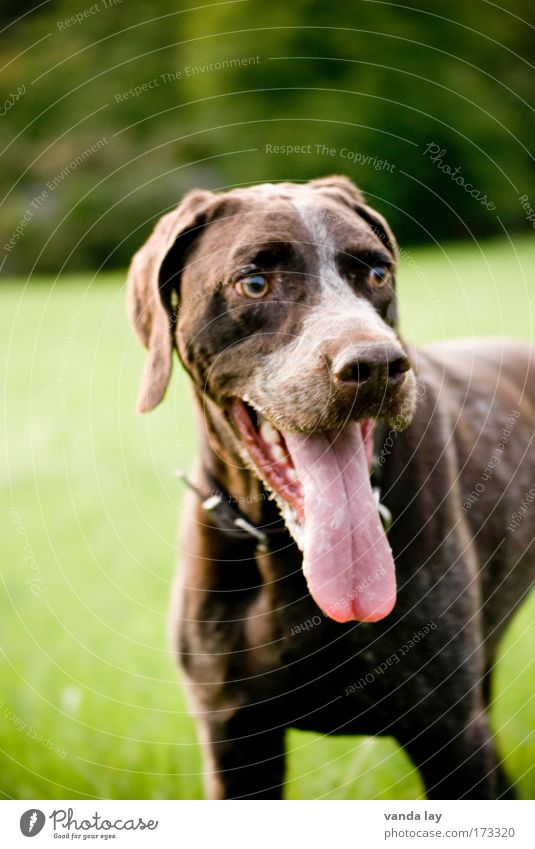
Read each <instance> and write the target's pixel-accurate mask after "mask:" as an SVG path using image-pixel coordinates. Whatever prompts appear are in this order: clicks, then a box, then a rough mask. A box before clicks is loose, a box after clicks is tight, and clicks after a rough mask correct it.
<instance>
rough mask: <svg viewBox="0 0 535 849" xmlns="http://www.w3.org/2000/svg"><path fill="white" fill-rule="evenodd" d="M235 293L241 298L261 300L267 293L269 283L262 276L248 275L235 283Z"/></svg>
mask: <svg viewBox="0 0 535 849" xmlns="http://www.w3.org/2000/svg"><path fill="white" fill-rule="evenodd" d="M235 288H236V291H237V292H238V294H239V295H241V296H242V297H243V298H253V299H254V298H256V299H257V300H258V299H259V298H263V297H264V295H267V293H268V291H269V283H268V281H267V278H266V277H264V275H263V274H248V275H247V277H241V278H240V279H239V280H237V281H236V283H235Z"/></svg>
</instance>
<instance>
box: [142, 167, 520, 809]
mask: <svg viewBox="0 0 535 849" xmlns="http://www.w3.org/2000/svg"><path fill="white" fill-rule="evenodd" d="M395 270H396V246H395V242H394V237H393V235H392V233H391V232H390V230H389V228H388V225H387V224H386V222H385V221H384V219H383V218H382V217H381V216H380V215H379V214H378V213H377V212H375V211H373V210H372V209H370V208H369V207H368V206H366V204H365V203H364V200H363V198H362V195H361V194H360V192H359V191H358V190H357V189H356V188H355V187H354V186H353V184H352V183H350V182H349V181H348V180H347V179H345V178H343V177H332V178H326V179H321V180H314V181H312V182H310V183H308V184H306V185H303V186H300V185H294V184H291V183H283V184H279V185H276V186H274V185H262V186H254V187H251V188H248V189H237V190H234V191H231V192H227V193H224V194H212V193H210V192H205V191H195V192H192V193H190V194H189V195H188V196H187V197H186V198H185V199H184V200H183V202H182V203H181V204H180V206H179V207H178V208H177V209H176V210H174V211H173V212H171V213H169V214H168V215H166V216H165V217H164V218H162V219H161V221H160V222H159V223H158V225H157V227H156V228H155V230H154V232H153V234H152V236H151V237H150V238H149V240H148V241H147V243H146V244H145V246H144V247H143V248H142V249H141V250H140V251H139V252H138V253H137V254H136V256H135V257H134V260H133V262H132V266H131V270H130V274H129V280H128V301H129V313H130V317H131V320H132V322H133V324H134V326H135V328H136V330H137V332H138V333H139V335H140V336H141V338H142V340H143V342H144V344H145V345H146V347H147V348H148V351H149V354H148V360H147V364H146V368H145V372H144V376H143V381H142V385H141V392H140V399H139V409H140V410H142V411H146V410H150V409H151V408H152V407H154V406H155V405H156V404H157V403H159V401H161V399H162V397H163V395H164V392H165V389H166V386H167V384H168V381H169V377H170V374H171V365H172V356H173V349H174V348H176V349H177V351H178V354H179V357H180V359H181V361H182V363H183V365H184V366H185V368H186V369H187V371H188V373H189V375H190V377H191V379H192V382H193V386H194V389H195V398H196V408H197V415H198V421H199V432H200V434H201V451H200V458H199V463H198V465H197V468H196V471H195V490H196V491H195V492H193V493H191V494H190V495H189V497H188V498H187V500H186V503H185V506H184V522H183V545H182V553H181V564H180V566H181V568H180V587H181V589H180V592H179V602H178V608H177V613H176V623H177V626H178V647H179V653H180V658H181V663H182V667H183V670H184V674H185V678H186V680H187V682H188V689H189V692H190V695H191V701H192V705H193V709H194V711H195V712H196V715H197V719H198V725H199V734H200V738H201V741H202V744H203V747H204V753H205V766H206V775H207V788H208V793H209V795H211V796H212V797H217V798H241V797H246V798H270V797H277V796H280V794H281V792H282V785H283V773H284V733H285V730H286V729H287V728H290V727H295V728H302V729H310V730H315V731H319V732H323V733H328V734H355V733H357V734H388V735H393V736H395V737H396V738H397V740H398V741H399V742H400V743H401V745H403V746H405V748H406V750H407V751H408V753H409V755H410V756H411V757H412V759H413V760H414V762H415V764H416V765H417V766H418V767H419V769H420V771H421V773H422V776H423V779H424V782H425V785H426V789H427V794H428V797H429V798H494V797H495V796H496V795H497V794H498V793H502V792H504V787H505V783H504V778H503V775H502V774H501V770H500V769H499V767H498V766H497V759H496V755H495V750H494V745H493V742H492V738H491V735H490V733H489V728H488V719H487V714H486V708H487V706H488V699H489V687H488V675H489V671H490V669H491V668H492V665H493V662H494V657H495V653H496V646H497V643H498V640H499V637H500V635H501V633H502V632H503V629H504V627H505V625H506V623H507V621H508V619H509V618H510V616H511V613H512V612H513V610H514V609H515V607H516V606H517V604H518V603H519V602H520V601H521V600H522V598H523V597H524V596H525V595H526V593H527V591H528V588H529V587H530V586H531V582H532V574H533V569H532V567H533V561H534V552H533V546H532V544H531V540H532V533H531V530H532V524H531V522H530V521H528V520H527V519H526V520H525V521H524V522H523V523H519V524H518V523H517V527H516V528H513V525H512V524H511V516H512V514H513V513H514V512H515V511H516V510H517V508H518V505H519V503H520V502H521V500H522V497H523V495H524V493H525V492H526V491H527V490H529V488H530V486H531V485H532V483H533V476H534V467H535V463H534V460H533V449H532V447H531V440H532V438H533V432H534V426H535V369H534V367H533V363H532V355H533V352H532V350H531V349H530V348H528V347H527V346H524V345H522V344H520V343H514V342H511V343H505V342H503V341H500V340H487V341H482V342H478V343H477V344H476V343H475V342H466V341H465V342H460V341H459V342H453V343H449V344H442V345H439V346H434V347H429V348H427V349H425V350H419V351H409V350H408V349H407V347H406V346H405V345H404V344H403V342H402V341H401V339H400V337H399V335H398V332H397V318H396V301H395V288H394V280H395ZM402 431H403V432H402ZM370 474H371V477H370ZM379 497H380V502H379ZM381 516H382V518H383V523H386V520H387V519H390V517H391V519H392V523H391V527H390V528H389V530H388V532H386V531H385V529H384V528H383V524H382V522H381ZM508 525H509V529H508V527H507V526H508Z"/></svg>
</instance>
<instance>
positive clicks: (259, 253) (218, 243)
mask: <svg viewBox="0 0 535 849" xmlns="http://www.w3.org/2000/svg"><path fill="white" fill-rule="evenodd" d="M395 271H396V245H395V240H394V237H393V235H392V233H391V231H390V229H389V227H388V225H387V223H386V221H385V220H384V219H383V218H382V217H381V216H380V215H379V214H378V213H377V212H375V211H374V210H372V209H371V208H370V207H369V206H367V205H366V204H365V202H364V200H363V197H362V195H361V194H360V192H359V191H358V189H357V188H356V187H355V186H354V185H353V184H352V183H351V182H350V181H349V180H347V179H346V178H344V177H330V178H324V179H320V180H313V181H312V182H310V183H308V184H306V185H296V184H292V183H282V184H278V185H262V186H253V187H250V188H247V189H236V190H233V191H230V192H226V193H222V194H213V193H211V192H205V191H194V192H191V193H190V194H189V195H187V196H186V197H185V199H184V200H183V201H182V203H181V204H180V205H179V207H178V208H177V209H176V210H174V211H173V212H171V213H169V214H168V215H166V216H165V217H164V218H162V219H161V220H160V222H159V223H158V225H157V226H156V228H155V230H154V232H153V234H152V235H151V236H150V238H149V240H148V241H147V243H146V244H145V245H144V247H143V248H142V249H141V250H140V251H139V252H138V253H137V254H136V256H135V257H134V259H133V262H132V266H131V269H130V274H129V280H128V301H129V311H130V316H131V319H132V321H133V323H134V326H135V327H136V330H137V332H138V333H139V335H140V336H141V338H142V340H143V342H144V344H145V345H146V346H147V348H148V350H149V355H148V359H147V363H146V367H145V371H144V375H143V380H142V385H141V392H140V397H139V409H140V410H142V411H146V410H150V409H152V408H153V407H154V406H155V405H156V404H158V403H159V401H160V400H161V399H162V397H163V395H164V392H165V389H166V386H167V383H168V380H169V376H170V373H171V363H172V352H173V348H174V347H176V348H177V350H178V353H179V356H180V358H181V360H182V362H183V364H184V366H185V368H186V369H187V371H188V372H189V374H190V376H191V377H192V379H193V381H194V383H195V385H196V387H197V390H198V392H200V393H202V395H203V396H204V397H205V398H206V399H207V403H209V405H216V406H217V407H218V408H219V409H220V410H221V411H222V412H223V419H224V421H225V422H226V425H225V427H227V428H228V430H227V438H228V441H230V442H231V443H232V448H233V450H234V451H235V452H237V453H239V455H240V456H241V457H242V459H244V460H245V461H246V462H247V463H248V465H249V466H250V467H251V468H252V469H253V470H254V471H255V473H256V474H257V475H258V476H259V477H260V478H261V479H262V480H263V481H264V483H265V484H266V486H267V487H268V489H269V490H270V491H271V492H272V493H273V494H274V496H275V497H276V499H277V501H278V503H279V505H280V507H281V510H282V512H283V515H284V517H285V519H286V522H287V524H288V527H289V528H290V530H291V531H292V533H293V534H294V536H295V538H296V539H297V540H298V542H299V543H300V544H301V545H304V546H305V552H306V539H305V541H304V542H303V535H304V536H305V537H306V532H307V530H308V527H309V525H312V524H313V523H312V521H309V516H310V515H311V514H312V513H314V512H315V511H316V512H317V502H318V499H319V500H320V501H321V502H322V503H323V502H325V503H329V502H330V501H333V505H332V506H333V509H335V507H336V505H334V501H335V500H336V499H334V497H333V493H332V491H331V490H333V488H334V484H335V480H337V482H338V483H337V488H338V489H339V488H340V486H342V489H344V487H345V496H344V497H345V499H346V502H347V501H348V500H350V499H352V498H353V497H356V495H357V493H356V490H357V489H358V490H359V493H360V495H359V496H358V497H359V503H363V502H362V497H363V496H362V492H361V491H360V488H361V487H362V478H363V472H362V469H366V470H367V465H366V457H368V460H369V451H368V452H367V449H368V448H369V446H370V444H371V426H370V422H372V421H373V420H374V419H379V418H382V419H384V420H386V421H387V422H388V423H389V424H390V425H391V426H394V427H398V428H399V427H404V426H406V425H407V424H408V423H409V421H410V419H411V416H412V413H413V410H414V399H415V378H414V374H413V371H412V368H411V363H410V361H409V359H408V356H407V352H406V350H405V347H404V345H403V343H402V342H401V340H400V338H399V336H398V334H397V317H396V295H395ZM356 456H360V457H361V458H362V461H361V460H358V461H357V462H356V464H355V463H354V462H353V461H352V460H351V457H356ZM350 461H351V462H350ZM355 465H357V466H359V469H360V471H358V474H357V470H356V469H355V468H353V467H354V466H355ZM348 466H351V470H350V472H348ZM318 470H319V472H318ZM316 472H318V474H317V475H316ZM365 476H366V477H367V471H366V474H365ZM316 478H318V479H317V480H316ZM368 489H369V485H368ZM370 492H371V490H370ZM366 495H367V493H366ZM307 505H308V506H307ZM337 509H338V508H336V509H335V513H334V514H333V515H331V518H330V520H329V522H330V524H329V526H331V525H333V523H334V525H336V524H337V523H339V525H340V526H339V527H338V526H337V532H340V533H342V534H344V533H345V534H346V536H348V537H352V535H353V526H352V523H351V521H349V524H348V520H347V517H345V518H344V516H343V515H342V513H341V512H340V511H339V510H338V513H337V512H336V511H337ZM342 512H343V511H342ZM305 514H306V515H307V520H306V523H305ZM335 514H336V515H335ZM338 514H339V515H338ZM344 522H345V525H347V527H345V525H344ZM324 524H325V523H324V522H323V526H324ZM364 524H365V525H366V527H365V528H364V531H366V533H368V536H370V529H369V527H368V524H369V523H364ZM344 528H345V530H344ZM366 529H367V530H366ZM366 533H365V534H364V536H366ZM376 535H377V534H376ZM326 536H327V537H328V538H329V535H328V534H327V535H326ZM373 536H374V535H373V534H371V536H370V538H369V539H368V545H369V546H374V545H376V542H374V541H373V540H372V537H373ZM383 536H384V535H383ZM328 541H329V540H327V543H328ZM377 544H378V545H379V548H380V547H381V545H382V543H377ZM386 545H387V547H388V544H387V543H386ZM381 556H382V555H381ZM368 559H369V558H368ZM376 559H377V558H376ZM378 560H381V557H379V558H378ZM353 577H354V576H353ZM310 583H311V580H309V585H310ZM337 591H338V592H339V591H340V586H339V587H338V590H337ZM313 594H314V593H313ZM387 602H388V600H387V601H386V602H385V601H384V600H383V603H379V606H378V608H377V611H378V612H377V615H375V613H374V612H373V611H372V612H370V611H368V613H369V615H366V616H363V615H360V616H358V617H354V616H348V615H347V613H348V611H349V610H352V611H353V613H354V612H355V610H356V608H357V607H358V605H359V602H358V599H357V600H355V598H353V599H352V600H349V601H348V602H347V604H346V605H345V607H344V605H342V606H343V607H344V610H343V612H341V613H340V614H339V615H338V616H337V615H334V618H340V619H343V618H368V619H372V618H381V616H382V615H386V614H385V613H384V609H385V606H388V603H387ZM381 604H382V606H381ZM321 606H322V607H323V608H324V610H325V609H326V607H325V605H321ZM332 607H333V605H332V604H331V605H330V607H329V606H328V608H329V611H331V612H329V615H333V613H332ZM379 608H380V609H379ZM387 612H388V611H387Z"/></svg>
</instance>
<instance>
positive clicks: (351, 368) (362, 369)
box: [333, 345, 411, 386]
mask: <svg viewBox="0 0 535 849" xmlns="http://www.w3.org/2000/svg"><path fill="white" fill-rule="evenodd" d="M410 367H411V364H410V361H409V359H408V358H407V357H406V356H405V354H404V353H403V352H402V351H401V350H400V349H399V348H398V347H394V346H390V345H373V346H366V347H362V348H356V349H355V348H353V349H351V350H350V351H346V352H344V353H343V354H341V355H340V356H339V357H338V358H337V359H336V360H335V361H334V363H333V375H334V377H335V379H336V380H337V381H339V382H340V383H344V384H353V385H354V386H362V385H363V384H365V383H368V381H374V382H380V383H386V382H388V383H391V384H395V383H397V382H399V380H400V379H401V377H402V376H403V375H404V374H405V372H406V371H408V370H409V369H410Z"/></svg>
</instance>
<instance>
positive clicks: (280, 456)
mask: <svg viewBox="0 0 535 849" xmlns="http://www.w3.org/2000/svg"><path fill="white" fill-rule="evenodd" d="M269 447H270V450H271V453H272V454H273V457H274V458H275V460H285V459H286V452H285V451H284V448H283V447H282V445H281V444H280V442H272V443H270V446H269Z"/></svg>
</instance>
